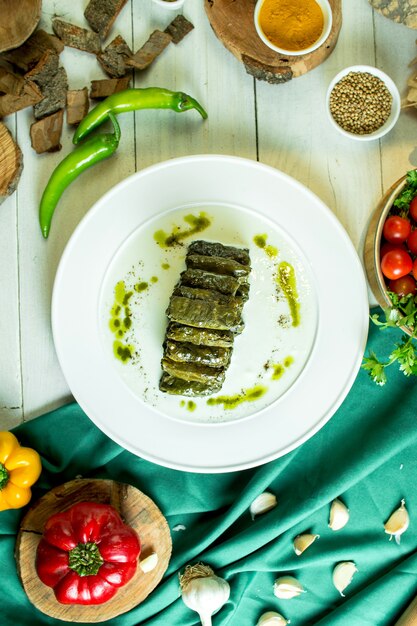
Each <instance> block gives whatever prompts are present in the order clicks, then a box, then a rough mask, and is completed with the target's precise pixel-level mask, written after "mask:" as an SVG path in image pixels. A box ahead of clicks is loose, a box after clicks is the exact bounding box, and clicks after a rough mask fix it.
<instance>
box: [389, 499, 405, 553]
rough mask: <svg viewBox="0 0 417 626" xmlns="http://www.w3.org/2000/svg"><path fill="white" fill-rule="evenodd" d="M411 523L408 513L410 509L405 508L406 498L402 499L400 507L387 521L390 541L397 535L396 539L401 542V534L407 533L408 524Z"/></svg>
mask: <svg viewBox="0 0 417 626" xmlns="http://www.w3.org/2000/svg"><path fill="white" fill-rule="evenodd" d="M409 524H410V517H409V515H408V511H407V509H406V508H405V500H404V499H403V500H401V506H400V508H399V509H397V510H396V511H394V513H393V514H392V515H391V517H390V518H389V519H388V520H387V521H386V522H385V524H384V528H385V532H386V533H388V535H391V536H390V538H389V539H390V541H391V539H392V538H393V537H395V541H396V542H397V543H398V544H399V543H400V540H401V535H402V534H403V533H405V531H406V530H407V528H408V526H409Z"/></svg>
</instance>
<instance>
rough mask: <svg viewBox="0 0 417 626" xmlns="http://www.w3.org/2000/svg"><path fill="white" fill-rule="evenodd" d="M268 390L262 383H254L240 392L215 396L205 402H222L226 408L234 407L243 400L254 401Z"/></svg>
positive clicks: (212, 404) (211, 403)
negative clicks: (254, 384)
mask: <svg viewBox="0 0 417 626" xmlns="http://www.w3.org/2000/svg"><path fill="white" fill-rule="evenodd" d="M267 391H268V388H267V387H264V386H263V385H256V386H255V387H252V389H245V390H244V391H242V393H237V394H235V395H234V396H217V397H216V398H209V399H208V400H207V404H208V405H210V406H215V405H217V404H223V407H224V408H225V409H226V410H231V409H235V408H236V407H237V406H239V404H243V403H244V402H255V400H258V399H259V398H261V397H262V396H263V395H264V394H265V393H266V392H267Z"/></svg>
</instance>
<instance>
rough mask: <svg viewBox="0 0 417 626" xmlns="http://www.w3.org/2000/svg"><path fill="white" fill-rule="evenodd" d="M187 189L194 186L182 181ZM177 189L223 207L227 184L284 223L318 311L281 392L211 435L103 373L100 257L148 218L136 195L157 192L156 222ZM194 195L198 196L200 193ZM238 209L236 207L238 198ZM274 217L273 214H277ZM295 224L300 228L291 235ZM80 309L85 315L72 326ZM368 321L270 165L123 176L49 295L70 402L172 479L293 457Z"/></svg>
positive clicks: (205, 163) (316, 211)
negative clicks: (338, 311) (307, 350)
mask: <svg viewBox="0 0 417 626" xmlns="http://www.w3.org/2000/svg"><path fill="white" fill-rule="evenodd" d="M222 177H223V182H221V179H222ZM190 180H191V181H195V182H194V183H187V181H190ZM213 180H215V181H216V185H213ZM179 181H183V182H184V183H185V184H183V185H182V184H181V183H180V182H179ZM162 183H165V184H162ZM187 184H191V185H192V184H194V185H195V188H196V189H198V193H204V194H207V197H195V196H194V195H193V197H192V201H193V203H194V204H201V205H203V204H204V201H210V200H211V201H218V202H223V203H226V204H227V202H228V201H229V198H230V201H231V202H232V198H234V197H235V194H236V187H237V185H238V186H239V194H241V196H242V197H244V198H245V201H246V206H250V207H252V208H254V209H255V210H258V211H259V212H260V213H261V214H266V215H268V216H269V218H270V219H273V220H275V221H277V223H280V220H285V226H286V228H287V230H288V232H289V233H290V235H291V232H292V231H294V232H297V233H298V234H297V238H296V241H297V243H298V245H300V246H301V247H302V249H303V250H304V251H305V254H306V257H307V258H308V260H309V262H310V263H311V271H312V272H313V274H314V275H315V278H316V283H317V284H316V289H317V298H318V299H319V303H320V304H319V322H318V328H317V335H316V343H315V346H314V348H313V350H312V352H311V354H310V357H309V360H308V362H307V363H306V366H305V368H304V370H303V372H302V373H301V375H300V376H299V377H298V379H297V380H296V381H295V383H294V384H293V385H292V387H291V388H290V390H289V392H287V393H286V394H284V395H283V397H282V399H280V400H278V401H277V402H276V403H274V404H273V405H271V407H270V408H269V409H267V410H265V411H262V412H261V413H260V414H258V415H256V416H255V417H254V418H253V419H246V420H243V421H241V420H238V421H237V422H233V421H231V422H224V423H222V424H221V425H217V426H216V428H210V426H209V425H206V424H204V428H203V427H202V426H203V425H199V424H195V423H190V422H184V423H183V424H181V423H180V422H178V421H176V420H171V419H169V418H166V417H164V416H163V415H159V414H158V413H156V412H155V411H153V410H152V409H151V407H148V406H147V405H145V404H143V403H142V402H140V401H139V399H138V398H137V397H134V396H133V394H127V393H126V387H125V385H124V383H123V381H122V380H121V378H120V377H119V376H118V375H116V372H115V369H114V367H113V363H112V362H111V360H110V358H109V359H107V358H106V356H105V355H104V353H103V350H102V342H101V340H100V337H99V328H98V319H97V315H98V310H97V306H98V298H99V292H100V289H101V284H102V279H103V276H104V273H105V271H106V268H107V262H108V258H110V259H111V258H113V256H114V254H115V253H116V252H117V250H118V249H119V247H120V245H122V243H123V241H124V240H125V239H126V237H127V236H128V235H129V234H130V233H131V232H132V231H133V229H134V228H137V227H138V225H139V224H140V223H142V222H144V221H145V220H146V219H147V215H146V210H151V209H148V207H147V206H146V204H145V205H144V210H143V213H145V214H143V215H142V214H141V212H139V211H138V210H137V206H138V202H139V199H138V198H140V193H139V192H138V188H142V193H143V190H145V192H146V193H148V194H149V190H150V189H151V190H152V194H154V193H155V192H154V190H157V198H155V200H154V201H155V202H156V200H157V207H158V209H157V211H156V213H157V212H162V211H164V210H166V208H167V206H166V203H167V202H168V203H171V206H175V205H176V204H179V202H180V201H182V202H184V203H185V202H187V201H190V200H191V199H190V198H189V197H188V198H187V196H186V194H187V193H188V194H189V193H190V191H189V189H188V187H187ZM202 187H204V192H200V189H201V188H202ZM132 190H133V191H134V193H131V192H132ZM280 190H281V192H280ZM193 193H194V192H193ZM173 194H174V198H173ZM184 194H185V195H184ZM283 194H286V196H287V198H286V200H285V202H283V201H282V200H281V198H282V195H283ZM117 197H119V206H118V207H117V220H116V223H115V217H114V216H115V204H117V201H116V198H117ZM126 197H129V198H130V197H132V198H134V205H133V206H134V210H133V208H132V207H127V208H126V204H124V203H123V200H126ZM175 198H177V199H176V200H175ZM179 198H181V199H182V200H179ZM132 202H133V201H131V204H132ZM235 203H236V202H235ZM238 204H243V201H240V199H239V201H238ZM289 208H290V209H291V210H288V209H289ZM152 210H153V209H152ZM277 210H278V212H280V213H281V215H278V216H277V215H276V211H277ZM121 214H122V215H123V219H121ZM281 223H282V222H281ZM300 224H303V225H305V224H306V225H305V226H304V228H302V229H300ZM317 227H319V230H320V232H321V233H323V232H324V233H325V236H324V239H325V241H326V245H325V246H324V245H323V241H322V240H321V239H320V238H319V237H315V236H312V230H311V228H313V230H314V228H317ZM97 233H100V237H97ZM92 241H94V254H92ZM310 253H311V254H310ZM103 255H104V258H101V260H100V261H98V259H100V257H101V256H103ZM329 255H330V258H329ZM107 257H108V258H107ZM338 276H343V280H340V279H339V278H338ZM329 285H332V289H331V290H329ZM320 298H321V302H320ZM342 302H348V307H349V317H348V319H346V320H345V321H346V323H345V324H344V325H343V330H342V332H341V330H340V323H339V321H336V319H335V315H334V306H335V303H336V306H339V305H340V304H341V303H342ZM80 304H81V305H82V306H83V307H84V308H83V311H85V317H81V316H80ZM320 306H321V308H320ZM368 317H369V308H368V298H367V288H366V281H365V276H364V272H363V268H362V265H361V263H360V260H359V257H358V255H357V252H356V250H355V248H354V246H353V244H352V242H351V240H350V239H349V237H348V235H347V233H346V231H345V230H344V229H343V227H342V225H341V224H340V222H339V221H338V220H337V218H336V217H335V216H334V215H333V213H332V212H331V211H330V209H329V208H328V207H327V206H326V205H325V204H324V203H323V202H322V201H321V200H320V199H319V198H318V197H317V196H315V195H314V194H313V193H312V192H311V191H310V190H308V189H307V188H306V187H304V186H303V185H301V183H299V182H297V181H295V180H294V179H292V178H291V177H290V176H288V175H286V174H284V173H282V172H280V171H278V170H276V169H274V168H272V167H270V166H267V165H263V164H260V163H258V162H256V161H251V160H249V159H243V158H240V157H231V156H220V155H200V156H191V157H180V158H177V159H172V160H169V161H165V162H162V163H159V164H157V165H153V166H151V167H148V168H146V169H145V170H142V171H140V172H137V173H136V174H133V175H132V176H130V177H129V178H127V179H125V180H123V181H122V182H120V183H119V184H118V185H116V186H115V187H113V188H112V189H111V190H110V191H108V192H107V193H106V194H105V195H104V196H103V197H102V198H101V199H100V200H98V202H96V204H95V205H94V206H93V207H92V208H91V210H90V211H89V212H88V213H87V215H86V216H85V217H84V218H83V220H82V221H81V222H80V224H79V225H78V226H77V228H76V230H75V231H74V233H73V235H72V237H71V238H70V240H69V242H68V244H67V246H66V248H65V250H64V253H63V255H62V258H61V261H60V264H59V267H58V270H57V274H56V278H55V284H54V290H53V297H52V331H53V337H54V342H55V347H56V351H57V355H58V359H59V362H60V364H61V367H62V371H63V373H64V376H65V377H66V379H67V382H68V384H69V387H70V388H71V391H72V393H73V395H74V397H75V398H76V400H77V401H78V403H79V405H80V406H81V408H82V409H83V410H84V411H85V413H86V414H87V415H88V416H89V417H90V419H91V420H92V421H93V422H94V423H95V424H96V425H97V426H98V428H100V429H101V430H102V431H103V432H104V433H105V434H106V435H108V436H109V437H110V438H111V439H113V440H114V441H116V442H117V443H119V444H120V445H121V446H123V447H124V448H126V449H127V450H129V451H130V452H132V453H133V454H136V455H137V456H140V457H143V458H145V459H148V460H150V461H152V462H154V463H157V464H160V465H164V466H167V467H171V468H174V469H180V470H185V471H193V472H202V473H218V472H229V471H237V470H242V469H246V468H249V467H254V466H257V465H260V464H262V463H266V462H268V461H271V460H273V459H276V458H277V457H279V456H282V455H283V454H286V453H287V452H290V451H291V450H293V449H294V448H296V447H298V446H299V445H300V444H302V443H303V442H304V441H306V440H307V439H309V438H310V437H311V436H312V435H314V434H315V433H316V432H317V431H318V430H319V429H320V428H321V427H322V426H324V424H325V423H326V422H327V421H328V420H329V419H330V418H331V416H332V415H333V414H334V412H335V411H336V410H337V408H338V407H339V406H340V404H341V403H342V402H343V400H344V398H345V397H346V395H347V393H348V391H349V390H350V388H351V386H352V384H353V382H354V380H355V378H356V374H357V372H358V370H359V368H360V364H361V362H362V357H363V353H364V350H365V344H366V339H367V331H368ZM335 346H337V350H336V351H335ZM336 361H337V362H336ZM237 442H238V445H236V444H237Z"/></svg>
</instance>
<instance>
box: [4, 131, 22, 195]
mask: <svg viewBox="0 0 417 626" xmlns="http://www.w3.org/2000/svg"><path fill="white" fill-rule="evenodd" d="M22 169H23V156H22V152H21V150H20V148H19V146H18V145H17V143H16V142H15V141H14V140H13V137H12V136H11V134H10V132H9V130H8V128H7V127H6V126H5V125H4V124H2V123H1V122H0V204H1V203H2V202H3V200H5V199H6V198H7V197H8V196H10V195H11V194H12V193H13V192H14V191H16V187H17V185H18V182H19V178H20V174H21V173H22Z"/></svg>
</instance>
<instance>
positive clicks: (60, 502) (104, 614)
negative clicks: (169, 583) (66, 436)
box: [15, 478, 172, 623]
mask: <svg viewBox="0 0 417 626" xmlns="http://www.w3.org/2000/svg"><path fill="white" fill-rule="evenodd" d="M86 501H89V502H99V503H101V504H111V505H112V506H113V507H114V508H115V509H116V510H117V511H118V512H119V513H120V515H121V517H122V519H123V520H124V521H125V523H126V524H128V525H129V526H131V527H132V528H134V529H135V530H136V532H137V533H138V535H139V537H140V541H141V555H140V558H141V559H143V558H146V557H147V556H149V554H151V553H152V552H156V553H157V555H158V563H157V565H156V567H155V569H153V570H152V571H150V572H148V573H146V574H145V573H144V572H142V570H141V568H140V567H139V565H138V568H137V570H136V574H135V575H134V577H133V578H132V579H131V580H130V581H129V582H128V583H127V584H126V585H125V586H124V587H121V588H120V589H118V591H117V593H116V595H115V596H114V597H113V598H111V599H110V600H108V602H104V603H103V604H98V605H91V606H83V605H80V604H60V603H59V602H58V600H57V599H56V598H55V595H54V592H53V590H52V589H51V588H50V587H47V586H46V585H44V584H43V583H42V582H41V581H40V580H39V578H38V575H37V573H36V568H35V558H36V550H37V547H38V543H39V542H40V540H41V537H42V533H43V529H44V526H45V522H46V520H47V519H48V518H49V517H50V516H51V515H53V514H55V513H58V512H60V511H65V510H67V509H69V508H70V507H71V506H73V505H74V504H76V503H77V502H86ZM171 550H172V543H171V535H170V532H169V527H168V523H167V521H166V519H165V517H164V516H163V515H162V513H161V511H160V510H159V509H158V507H157V506H156V504H155V503H154V502H153V501H152V500H151V499H150V498H148V496H146V495H145V494H144V493H142V492H141V491H139V489H136V488H135V487H132V485H126V484H124V483H118V482H115V481H113V480H101V479H88V478H85V479H84V478H80V479H76V480H72V481H70V482H68V483H64V484H63V485H60V486H59V487H55V488H54V489H51V491H48V493H47V494H46V495H44V496H43V497H42V498H40V499H39V500H38V501H37V502H35V503H34V504H33V505H32V507H31V508H30V509H29V511H28V513H27V514H26V515H25V517H24V518H23V520H22V521H21V525H20V531H19V534H18V537H17V541H16V549H15V557H16V561H17V570H18V573H19V576H20V579H21V581H22V585H23V588H24V590H25V591H26V594H27V596H28V598H29V600H30V601H31V602H32V604H34V605H35V606H36V608H38V609H39V610H40V611H42V613H45V614H46V615H49V616H50V617H53V618H55V619H59V620H64V621H66V622H83V623H86V622H104V621H106V620H108V619H112V618H114V617H117V616H118V615H120V614H122V613H125V612H126V611H129V610H130V609H133V608H134V607H135V606H137V605H138V604H140V603H141V602H142V601H143V600H144V599H145V598H146V597H147V596H148V595H149V594H150V593H151V592H152V591H153V589H155V587H156V586H157V584H158V583H159V582H160V581H161V579H162V576H163V575H164V573H165V571H166V569H167V567H168V563H169V560H170V557H171Z"/></svg>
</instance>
